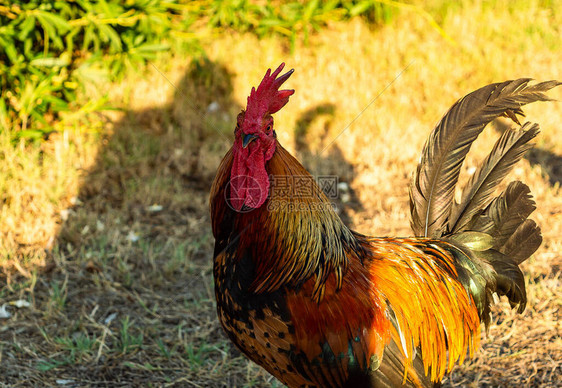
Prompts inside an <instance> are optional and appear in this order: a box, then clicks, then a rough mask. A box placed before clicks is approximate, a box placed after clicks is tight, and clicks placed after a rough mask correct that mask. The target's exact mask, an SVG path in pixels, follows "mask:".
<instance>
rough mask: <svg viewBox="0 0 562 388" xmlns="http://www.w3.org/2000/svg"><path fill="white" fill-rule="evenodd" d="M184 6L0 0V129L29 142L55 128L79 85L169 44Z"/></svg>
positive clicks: (141, 0)
mask: <svg viewBox="0 0 562 388" xmlns="http://www.w3.org/2000/svg"><path fill="white" fill-rule="evenodd" d="M184 3H188V2H184ZM182 7H183V8H182ZM184 8H185V5H182V4H180V3H178V1H168V2H161V1H155V0H130V1H127V2H122V1H117V0H91V1H87V0H75V1H73V2H67V1H61V0H31V1H28V0H15V1H6V0H0V87H1V96H0V97H1V101H2V103H1V104H0V124H1V127H0V130H9V131H10V132H11V133H12V137H13V138H14V139H20V138H25V139H30V140H34V139H40V138H42V137H43V136H44V135H45V134H47V133H49V132H51V131H53V130H55V129H56V128H55V127H56V126H60V124H61V122H62V121H61V119H62V116H61V113H63V112H66V111H69V110H73V111H75V112H80V111H82V110H80V109H78V107H77V106H76V105H77V104H75V103H74V102H75V101H76V99H77V93H80V92H81V90H82V87H83V86H84V84H85V83H87V82H92V81H95V80H98V81H99V80H101V79H103V80H105V81H111V80H112V79H115V78H118V77H120V76H121V75H122V74H123V73H124V71H126V70H127V68H128V67H129V66H134V67H139V66H142V65H144V64H145V63H146V61H147V60H149V59H152V58H154V57H155V56H156V54H157V53H158V52H160V51H165V50H168V49H169V48H170V41H172V38H171V31H172V30H173V29H174V28H176V25H177V26H179V28H180V30H183V28H184V27H185V26H184V25H181V24H180V23H177V20H178V19H181V18H182V17H183V12H187V11H186V10H185V9H184ZM184 39H185V37H184ZM193 39H195V38H193ZM100 106H105V104H101V105H100ZM84 114H87V113H84ZM73 117H76V116H75V115H73Z"/></svg>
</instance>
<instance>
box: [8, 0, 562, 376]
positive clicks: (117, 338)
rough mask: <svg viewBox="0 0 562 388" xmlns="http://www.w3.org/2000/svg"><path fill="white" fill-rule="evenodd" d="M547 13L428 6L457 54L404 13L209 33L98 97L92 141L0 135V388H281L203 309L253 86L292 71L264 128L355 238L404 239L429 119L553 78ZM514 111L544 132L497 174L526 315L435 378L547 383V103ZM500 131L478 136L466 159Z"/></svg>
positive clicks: (561, 58)
mask: <svg viewBox="0 0 562 388" xmlns="http://www.w3.org/2000/svg"><path fill="white" fill-rule="evenodd" d="M553 3H554V5H552V9H551V10H547V9H544V8H541V7H539V6H538V4H539V1H532V2H516V3H514V2H507V1H505V2H501V1H500V2H496V3H495V4H496V5H495V7H492V6H490V5H489V3H486V2H484V3H480V2H473V3H471V4H470V5H464V6H451V7H449V8H445V7H443V8H442V9H440V8H439V7H440V4H441V2H437V1H436V2H435V5H434V6H433V8H431V6H430V9H433V10H434V11H435V12H436V13H437V14H438V15H441V19H440V21H441V22H442V23H443V25H444V27H445V30H446V31H447V32H448V33H449V34H450V35H451V36H452V37H453V38H454V39H455V40H456V41H457V42H458V46H457V47H454V46H451V45H450V44H448V43H447V42H445V41H444V40H443V39H442V38H441V37H440V36H439V35H438V34H437V33H436V32H435V31H433V30H430V29H429V28H428V26H427V25H426V24H425V23H424V22H423V21H422V20H419V18H418V17H417V16H416V15H413V14H405V13H402V14H401V16H400V17H399V18H398V19H397V20H396V22H395V23H393V24H392V25H388V26H385V27H382V28H381V29H379V30H375V31H374V30H372V29H370V28H369V27H367V26H366V25H364V24H363V23H362V22H361V21H358V20H357V21H353V22H351V23H349V24H335V25H333V26H331V27H330V28H329V30H328V31H326V32H324V33H322V34H321V35H318V36H316V37H314V38H313V39H312V41H311V43H310V45H309V46H306V47H305V46H300V47H297V49H296V50H295V53H294V54H290V53H288V52H287V47H286V46H285V45H284V43H283V42H280V41H279V40H277V39H273V38H271V39H265V40H262V41H257V40H256V39H255V38H254V37H252V36H220V37H218V38H217V39H215V40H214V41H213V42H209V52H208V54H209V58H210V60H209V61H208V62H204V63H200V64H198V65H196V64H190V63H186V61H185V60H183V59H182V58H176V59H175V60H174V61H168V62H160V63H157V64H156V67H157V68H158V70H156V69H154V68H150V69H149V71H147V72H146V73H143V74H142V75H139V74H135V75H131V76H130V77H128V79H127V80H125V81H124V82H123V84H121V85H117V86H113V87H112V90H111V95H112V98H113V99H114V100H115V101H120V102H122V105H123V108H124V112H123V113H122V114H113V115H111V116H108V118H109V119H110V121H109V122H108V123H107V124H104V126H103V128H102V129H103V130H102V131H101V132H99V131H97V130H96V131H94V130H89V131H70V130H69V131H68V132H67V133H65V134H61V135H58V136H53V137H51V138H50V139H49V141H47V142H46V143H45V144H44V145H43V146H42V149H41V150H31V151H30V150H25V149H23V148H18V149H16V150H13V149H12V148H10V147H9V146H8V145H7V144H6V140H5V139H2V138H0V150H1V151H0V160H2V164H1V167H0V189H1V191H0V192H2V194H1V198H2V205H1V206H2V207H1V208H0V217H1V220H0V225H2V229H1V230H0V238H1V239H2V243H1V245H0V249H1V254H0V268H2V271H3V273H4V275H3V278H2V279H5V280H6V284H5V285H3V286H2V287H1V289H0V307H1V306H2V305H3V304H6V305H7V311H9V312H10V313H11V314H12V316H11V317H10V318H9V319H1V320H0V375H2V379H1V380H2V381H0V386H2V385H5V386H10V387H19V386H21V387H23V386H80V387H82V386H92V387H98V386H99V387H106V386H107V387H116V386H141V385H142V386H202V387H207V386H279V384H278V383H276V382H275V380H273V379H272V378H271V377H270V376H269V375H268V374H267V373H265V372H264V371H262V370H261V369H259V368H258V367H256V366H255V365H253V364H251V363H248V362H247V361H246V360H245V359H244V358H243V357H242V356H241V355H240V354H239V353H238V352H237V351H236V350H235V349H234V348H233V346H232V345H231V344H230V343H229V341H228V340H227V339H226V338H225V336H224V334H223V333H222V330H221V329H220V327H219V325H218V322H217V320H216V316H215V310H214V295H213V292H214V291H213V286H212V272H211V253H212V245H213V239H212V235H211V232H210V226H209V213H208V208H207V196H208V190H209V186H210V182H211V180H212V177H213V174H214V171H215V169H216V166H217V165H218V163H219V161H220V158H221V157H222V155H223V154H224V152H225V151H226V150H227V149H228V147H229V146H230V142H231V136H232V135H231V133H232V129H233V122H234V118H235V115H236V113H237V112H238V111H239V109H240V108H241V107H242V106H243V105H244V102H245V97H246V95H247V93H248V92H249V89H250V86H251V85H255V84H256V83H257V82H259V80H260V79H261V77H262V76H263V72H264V70H265V69H266V68H267V67H271V66H276V65H277V64H278V63H279V62H281V61H286V62H287V63H288V66H290V67H294V68H295V69H296V72H295V74H294V75H293V77H292V78H291V80H290V81H289V86H290V87H294V88H295V89H296V90H297V91H296V94H295V96H293V97H292V99H291V102H290V104H289V105H288V106H287V107H286V108H285V109H283V110H282V111H281V112H279V114H277V117H276V123H277V132H278V134H279V137H280V140H281V142H282V143H283V144H284V145H285V146H286V147H288V148H289V149H291V150H292V151H293V152H294V153H296V154H297V155H298V156H299V158H300V159H301V160H303V161H305V164H306V165H307V166H308V167H309V168H310V170H311V171H312V172H313V173H317V174H338V175H339V176H340V179H341V180H344V181H346V182H348V183H349V184H350V185H351V188H352V190H353V196H352V199H351V201H349V202H347V203H346V204H340V205H341V206H342V208H343V209H344V212H343V213H342V215H344V216H345V217H346V219H347V220H349V221H350V222H351V223H352V225H353V227H354V228H355V229H357V230H360V231H361V232H364V233H369V234H372V235H399V236H404V235H408V234H409V227H408V198H407V184H408V180H409V177H410V174H411V172H412V171H413V169H414V168H415V165H416V159H417V157H418V155H419V152H420V150H421V147H422V145H423V142H424V141H425V138H426V136H427V134H428V132H429V130H430V129H431V128H432V126H433V125H434V124H435V123H436V122H437V121H438V119H439V118H440V117H441V115H442V114H443V113H444V112H445V110H446V109H447V108H448V107H449V106H450V105H451V104H452V103H453V102H454V101H455V100H456V99H457V98H459V97H461V96H462V95H464V94H466V93H467V92H469V91H472V90H474V89H476V88H478V87H480V86H482V85H484V84H486V83H489V82H494V81H501V80H505V79H509V78H516V77H526V76H529V77H533V78H536V79H539V80H545V79H562V68H561V67H560V63H562V44H561V43H560V42H562V29H561V27H560V26H562V14H561V13H560V10H562V5H561V4H560V2H557V1H554V2H553ZM556 4H558V5H556ZM408 65H409V67H408V68H407V69H406V70H405V71H404V72H403V73H402V74H401V75H400V76H399V77H398V78H397V79H396V81H395V82H394V83H392V85H390V86H389V87H388V89H386V90H385V91H384V92H383V93H382V94H381V95H380V97H378V98H376V97H377V95H378V94H379V93H380V92H381V91H382V90H383V89H384V88H385V87H386V86H387V85H388V84H389V83H390V82H391V81H392V80H393V79H394V78H395V77H396V75H397V74H399V73H400V72H401V71H402V70H403V69H404V68H406V67H407V66H408ZM160 72H161V73H163V74H165V76H166V77H167V78H168V79H169V80H170V81H171V83H170V82H168V81H167V80H166V79H165V78H164V77H163V76H162V74H161V73H160ZM172 84H174V85H175V87H174V86H172ZM551 95H552V96H553V97H555V98H557V99H559V100H560V99H562V90H555V91H553V93H551ZM373 100H375V101H374V102H373V103H372V105H370V106H369V108H368V109H367V110H366V111H365V112H364V113H363V114H362V115H361V116H360V117H359V118H357V120H355V121H353V120H354V119H355V118H356V117H357V115H358V113H359V112H361V111H362V110H363V108H365V107H366V106H367V105H368V104H369V103H371V101H373ZM214 102H216V103H217V104H218V109H216V110H212V109H211V110H208V107H209V106H210V105H211V104H212V103H214ZM213 105H214V106H217V105H215V104H213ZM526 112H527V115H528V118H529V120H533V121H537V122H539V123H540V124H541V127H542V130H543V132H542V134H541V135H540V139H539V140H538V144H537V147H536V149H535V150H533V151H532V153H531V154H530V155H529V157H528V158H527V159H526V160H524V161H523V162H521V163H520V164H519V166H518V167H517V168H516V169H515V171H514V172H513V173H512V178H514V179H522V180H524V181H525V182H527V183H528V184H529V185H530V187H531V190H532V192H533V193H534V195H535V198H536V201H537V203H538V210H537V211H536V213H535V214H534V218H535V219H536V220H537V222H538V223H539V224H540V225H541V226H542V228H543V234H544V244H543V246H542V247H541V248H540V250H539V251H538V252H537V253H536V255H534V257H533V258H531V259H530V260H529V261H528V262H526V263H525V264H524V265H523V269H524V271H525V273H526V275H527V276H526V277H527V279H528V294H529V304H528V308H527V310H526V311H525V313H524V314H522V315H517V314H514V313H513V312H511V311H510V310H509V309H508V307H507V304H505V303H500V304H499V305H498V306H497V307H496V308H495V310H494V313H495V315H494V321H493V324H492V325H491V327H490V330H489V333H488V334H487V336H486V337H485V339H484V340H483V346H482V349H481V350H480V351H479V352H478V355H477V357H476V358H475V359H474V360H472V361H471V362H467V363H465V365H463V366H461V367H458V368H456V369H455V370H454V372H453V374H452V375H451V376H450V377H449V378H448V380H447V382H446V385H448V386H504V387H510V386H537V387H538V386H541V387H554V386H557V384H559V382H558V379H559V377H558V376H559V375H560V374H561V372H562V371H561V363H562V340H561V338H562V324H561V323H560V318H561V317H560V315H561V314H560V308H561V305H562V291H561V287H560V283H561V279H560V266H561V264H562V258H561V257H562V242H561V240H560V236H561V235H562V195H561V194H562V193H561V192H560V182H562V151H561V150H562V140H561V137H560V136H559V134H560V127H559V122H560V117H562V103H548V104H547V103H543V104H536V105H535V106H532V107H529V108H528V109H527V110H526ZM351 122H353V124H352V125H351V126H349V128H347V126H348V125H349V123H351ZM103 123H104V122H103V121H100V125H102V124H103ZM345 128H347V129H346V130H345V131H344V129H345ZM342 131H343V134H342V135H341V136H339V137H337V136H338V135H339V134H340V133H341V132H342ZM496 136H497V132H496V131H494V130H493V129H491V128H490V129H489V130H487V131H486V132H485V133H484V134H483V136H482V139H481V140H479V142H478V145H477V146H475V149H474V152H473V154H474V155H473V156H472V157H471V158H470V159H469V160H468V164H469V165H474V164H475V163H476V161H477V160H478V159H479V158H481V157H482V156H483V155H484V154H485V153H486V152H487V147H490V142H491V141H492V140H493V139H494V138H495V137H496ZM336 137H337V140H336V141H335V142H334V143H333V144H331V145H330V146H329V147H328V148H327V149H326V150H325V151H323V152H321V151H322V150H323V149H324V148H325V147H326V146H328V145H329V144H330V143H331V141H332V140H333V139H335V138H336ZM155 205H157V206H155ZM18 300H23V301H27V302H29V303H30V305H29V306H28V307H25V306H22V307H20V308H18V307H16V305H15V302H16V301H18Z"/></svg>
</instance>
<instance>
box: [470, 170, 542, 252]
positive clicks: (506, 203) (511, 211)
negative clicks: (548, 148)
mask: <svg viewBox="0 0 562 388" xmlns="http://www.w3.org/2000/svg"><path fill="white" fill-rule="evenodd" d="M535 209H536V206H535V202H534V201H533V199H532V197H531V190H530V189H529V187H528V186H527V185H526V184H524V183H522V182H519V181H515V182H511V183H510V184H509V185H508V187H507V189H506V190H505V191H504V192H503V193H502V194H501V195H500V196H498V197H496V198H494V199H493V200H492V202H491V203H490V204H489V205H488V206H487V207H486V208H485V209H484V211H483V212H482V213H480V214H479V215H477V216H475V217H474V218H473V220H472V222H471V223H470V224H469V225H468V227H467V228H468V229H469V230H475V231H478V232H483V233H487V234H489V235H490V236H492V237H493V239H494V243H493V246H492V247H493V248H494V249H496V250H499V251H501V252H503V253H506V251H505V249H504V248H505V246H506V245H507V242H508V241H510V245H509V246H510V249H509V252H513V251H514V250H516V249H518V248H521V249H522V248H524V246H523V244H521V242H520V240H521V239H524V240H526V238H527V237H530V236H535V235H537V236H539V237H540V229H539V228H538V227H537V226H536V224H535V223H534V222H533V221H531V220H529V221H530V222H528V223H526V225H527V226H524V227H523V224H524V223H525V222H526V220H527V218H528V217H529V215H531V213H532V212H533V211H534V210H535ZM531 223H532V224H531ZM533 226H534V227H533ZM520 228H521V229H520ZM523 233H529V235H524V234H523ZM514 236H515V237H514ZM512 237H514V238H512ZM534 240H535V239H533V241H534ZM523 242H526V243H528V242H529V241H523ZM527 246H528V245H527V244H525V247H527ZM532 246H534V247H535V250H536V248H538V245H536V246H535V244H533V245H532ZM533 252H534V250H533V251H531V252H530V253H529V254H528V256H527V257H529V256H530V255H531V254H532V253H533Z"/></svg>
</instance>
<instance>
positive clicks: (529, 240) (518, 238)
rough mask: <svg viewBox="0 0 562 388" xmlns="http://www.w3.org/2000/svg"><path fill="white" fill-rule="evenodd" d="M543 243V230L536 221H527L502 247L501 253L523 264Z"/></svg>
mask: <svg viewBox="0 0 562 388" xmlns="http://www.w3.org/2000/svg"><path fill="white" fill-rule="evenodd" d="M541 243H542V235H541V229H540V228H539V227H538V225H537V224H536V223H535V221H533V220H525V222H523V223H522V224H521V225H519V227H518V228H517V230H516V231H515V233H513V234H512V235H511V237H510V238H509V239H508V240H507V242H506V243H505V244H504V245H503V246H502V247H501V249H500V252H502V253H503V254H504V255H506V256H508V257H510V258H511V259H512V260H513V261H514V262H515V263H517V264H521V263H522V262H524V261H525V260H527V259H528V258H529V257H530V256H531V255H532V254H533V253H535V251H536V250H537V249H539V246H540V245H541Z"/></svg>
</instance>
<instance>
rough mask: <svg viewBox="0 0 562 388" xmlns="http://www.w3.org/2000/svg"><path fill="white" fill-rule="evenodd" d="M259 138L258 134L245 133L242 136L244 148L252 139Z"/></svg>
mask: <svg viewBox="0 0 562 388" xmlns="http://www.w3.org/2000/svg"><path fill="white" fill-rule="evenodd" d="M257 138H258V137H257V136H256V135H251V134H249V135H244V137H243V138H242V148H246V147H248V144H250V143H251V142H252V140H255V139H257Z"/></svg>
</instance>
